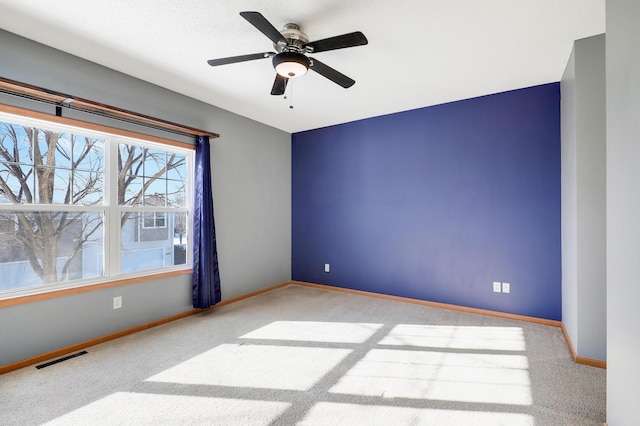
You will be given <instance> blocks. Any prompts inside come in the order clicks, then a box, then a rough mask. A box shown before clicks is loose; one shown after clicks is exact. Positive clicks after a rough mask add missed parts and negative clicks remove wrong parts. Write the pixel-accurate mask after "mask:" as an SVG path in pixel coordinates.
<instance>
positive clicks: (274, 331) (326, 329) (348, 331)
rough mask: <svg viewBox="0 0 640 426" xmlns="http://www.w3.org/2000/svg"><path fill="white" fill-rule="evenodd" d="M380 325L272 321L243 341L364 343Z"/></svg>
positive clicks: (248, 334) (246, 335) (247, 335)
mask: <svg viewBox="0 0 640 426" xmlns="http://www.w3.org/2000/svg"><path fill="white" fill-rule="evenodd" d="M381 327H382V324H369V323H351V322H316V321H274V322H272V323H271V324H269V325H266V326H264V327H261V328H259V329H257V330H254V331H252V332H250V333H247V334H245V335H244V336H240V337H241V338H243V339H272V340H294V341H307V342H328V343H364V342H366V341H367V339H369V338H370V337H371V336H372V335H373V333H375V332H376V331H378V330H379V329H380V328H381Z"/></svg>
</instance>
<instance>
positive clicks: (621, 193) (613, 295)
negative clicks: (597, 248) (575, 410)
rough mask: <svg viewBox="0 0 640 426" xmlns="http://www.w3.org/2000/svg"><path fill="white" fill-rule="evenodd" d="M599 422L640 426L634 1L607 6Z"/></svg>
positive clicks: (639, 119)
mask: <svg viewBox="0 0 640 426" xmlns="http://www.w3.org/2000/svg"><path fill="white" fill-rule="evenodd" d="M606 14H607V60H606V61H607V422H608V423H609V425H610V426H622V425H637V424H640V409H638V384H639V383H640V369H639V368H638V356H639V354H640V321H638V304H639V303H640V302H639V301H640V225H639V224H640V48H638V40H640V26H638V22H640V2H638V1H637V0H607V4H606Z"/></svg>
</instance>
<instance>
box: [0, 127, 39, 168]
mask: <svg viewBox="0 0 640 426" xmlns="http://www.w3.org/2000/svg"><path fill="white" fill-rule="evenodd" d="M31 133H33V129H31V128H30V127H26V126H20V125H18V124H11V123H6V122H0V150H1V152H2V155H0V161H6V162H9V163H27V164H33V160H32V159H31V157H30V155H29V153H30V152H31V142H30V141H31V139H30V138H31Z"/></svg>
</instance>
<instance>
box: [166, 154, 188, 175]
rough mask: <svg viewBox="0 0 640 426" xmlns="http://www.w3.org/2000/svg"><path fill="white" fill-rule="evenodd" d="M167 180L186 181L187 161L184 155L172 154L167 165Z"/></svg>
mask: <svg viewBox="0 0 640 426" xmlns="http://www.w3.org/2000/svg"><path fill="white" fill-rule="evenodd" d="M167 179H174V180H181V181H185V180H186V179H187V159H186V157H185V156H184V155H178V154H172V155H170V157H169V161H168V165H167Z"/></svg>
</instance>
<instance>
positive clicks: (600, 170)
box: [560, 34, 607, 360]
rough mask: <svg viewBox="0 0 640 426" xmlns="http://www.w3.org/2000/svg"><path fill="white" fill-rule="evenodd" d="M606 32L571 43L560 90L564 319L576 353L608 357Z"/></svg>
mask: <svg viewBox="0 0 640 426" xmlns="http://www.w3.org/2000/svg"><path fill="white" fill-rule="evenodd" d="M605 81H606V80H605V36H604V34H601V35H598V36H594V37H589V38H585V39H581V40H577V41H576V42H575V43H574V47H573V50H572V52H571V56H570V58H569V62H568V63H567V67H566V69H565V72H564V75H563V77H562V81H561V83H560V89H561V93H562V100H561V121H562V122H561V127H562V322H563V323H564V325H565V327H566V329H567V332H568V333H569V336H570V338H571V341H572V343H573V345H574V349H575V351H576V353H577V355H579V356H583V357H587V358H592V359H598V360H606V345H607V335H606V161H605V158H606V100H605Z"/></svg>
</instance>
